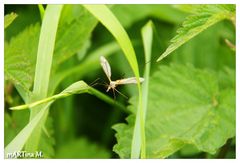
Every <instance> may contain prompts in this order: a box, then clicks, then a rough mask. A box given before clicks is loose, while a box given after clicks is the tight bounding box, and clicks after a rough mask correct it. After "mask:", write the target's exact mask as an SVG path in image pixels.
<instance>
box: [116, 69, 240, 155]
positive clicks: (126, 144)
mask: <svg viewBox="0 0 240 163" xmlns="http://www.w3.org/2000/svg"><path fill="white" fill-rule="evenodd" d="M150 81H151V84H150V86H149V92H151V93H150V94H149V98H148V112H147V117H146V146H147V149H146V153H147V158H165V157H168V156H169V155H171V154H172V153H174V152H175V151H177V150H179V149H181V148H182V147H183V146H184V145H185V144H192V145H194V146H195V147H196V148H197V149H198V150H201V151H204V152H209V153H211V154H213V153H215V152H216V150H217V149H219V148H220V147H221V146H223V145H224V144H225V143H226V141H227V139H229V138H231V137H234V136H235V123H236V120H235V112H236V110H235V91H234V89H224V90H221V89H219V84H218V78H217V76H216V75H215V74H214V73H212V72H210V71H206V70H200V69H195V68H193V67H191V66H180V65H171V66H161V67H160V69H159V71H157V72H156V73H155V74H154V75H153V76H152V77H151V79H150ZM130 103H132V105H131V106H130V109H131V110H134V109H135V108H136V107H137V105H136V104H137V103H136V99H131V100H130ZM134 120H135V114H132V115H130V116H129V117H128V118H127V122H128V124H117V125H115V126H113V128H114V129H115V130H116V131H117V133H116V137H117V141H118V144H116V145H115V146H114V148H113V150H114V151H115V152H117V153H118V154H119V156H120V157H121V158H129V157H130V153H131V152H130V151H131V150H130V149H131V148H130V147H131V142H130V140H129V137H131V136H132V131H133V126H134Z"/></svg>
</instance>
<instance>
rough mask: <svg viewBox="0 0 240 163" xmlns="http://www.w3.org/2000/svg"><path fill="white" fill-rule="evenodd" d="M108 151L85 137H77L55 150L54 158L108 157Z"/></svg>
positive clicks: (109, 154)
mask: <svg viewBox="0 0 240 163" xmlns="http://www.w3.org/2000/svg"><path fill="white" fill-rule="evenodd" d="M110 157H111V153H110V151H108V150H106V149H105V148H103V147H102V146H99V145H98V144H95V143H93V142H90V141H89V140H88V139H86V138H78V139H75V140H72V141H71V142H68V143H66V144H65V145H63V146H61V147H60V148H59V149H58V150H57V152H56V158H68V159H74V158H75V159H76V158H88V159H89V158H92V159H93V158H110Z"/></svg>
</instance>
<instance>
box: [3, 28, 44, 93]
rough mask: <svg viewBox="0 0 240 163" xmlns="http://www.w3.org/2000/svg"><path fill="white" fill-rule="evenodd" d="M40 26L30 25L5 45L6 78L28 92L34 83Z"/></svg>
mask: <svg viewBox="0 0 240 163" xmlns="http://www.w3.org/2000/svg"><path fill="white" fill-rule="evenodd" d="M39 31H40V26H39V24H35V25H30V26H29V27H28V28H26V29H25V30H24V31H23V32H21V33H20V34H18V35H17V36H16V37H14V38H12V39H11V40H10V42H9V43H8V42H5V44H4V76H5V80H10V81H11V82H13V83H14V84H15V85H17V86H19V87H21V88H22V89H24V90H25V91H28V90H29V89H30V87H31V86H32V83H33V78H34V77H33V76H34V68H35V61H36V53H37V46H36V45H37V43H38V39H39Z"/></svg>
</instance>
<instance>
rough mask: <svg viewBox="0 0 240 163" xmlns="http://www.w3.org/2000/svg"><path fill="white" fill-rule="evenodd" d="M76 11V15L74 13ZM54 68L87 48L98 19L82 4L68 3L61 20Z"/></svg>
mask: <svg viewBox="0 0 240 163" xmlns="http://www.w3.org/2000/svg"><path fill="white" fill-rule="evenodd" d="M73 13H75V15H73ZM59 23H60V24H59V29H58V32H57V38H56V45H55V49H54V60H53V68H57V67H58V66H59V65H60V64H61V63H63V62H64V61H66V60H67V59H69V58H70V57H72V56H73V55H74V54H76V53H77V52H79V51H80V50H83V48H86V46H85V44H86V42H87V41H88V40H89V39H90V36H91V33H92V31H93V29H94V28H95V26H96V25H97V20H96V19H95V18H94V17H93V16H92V15H91V14H90V13H89V12H87V10H86V9H85V8H84V7H83V6H82V5H67V6H64V8H63V15H61V19H60V22H59Z"/></svg>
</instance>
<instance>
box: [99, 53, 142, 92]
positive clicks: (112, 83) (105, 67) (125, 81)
mask: <svg viewBox="0 0 240 163" xmlns="http://www.w3.org/2000/svg"><path fill="white" fill-rule="evenodd" d="M100 63H101V66H102V68H103V71H104V72H105V74H106V76H107V78H108V80H109V82H110V83H109V85H108V88H107V90H106V92H108V91H109V90H110V89H112V90H113V93H114V97H115V92H114V91H115V90H116V91H117V92H118V93H119V94H121V95H123V94H122V93H120V92H119V91H118V90H117V89H116V87H117V86H118V85H123V84H137V79H136V77H130V78H125V79H119V80H116V81H112V80H111V67H110V65H109V63H108V61H107V59H106V58H105V57H103V56H101V57H100ZM139 80H140V83H142V82H143V81H144V78H139ZM123 96H125V95H123ZM125 97H126V96H125Z"/></svg>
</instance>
